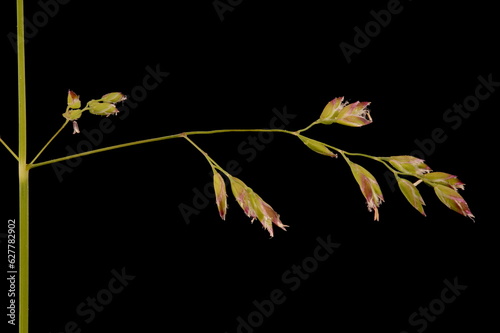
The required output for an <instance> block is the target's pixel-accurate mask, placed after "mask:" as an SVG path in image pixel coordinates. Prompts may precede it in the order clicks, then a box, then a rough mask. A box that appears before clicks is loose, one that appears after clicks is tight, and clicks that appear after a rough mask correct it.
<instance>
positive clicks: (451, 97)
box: [0, 0, 500, 333]
mask: <svg viewBox="0 0 500 333" xmlns="http://www.w3.org/2000/svg"><path fill="white" fill-rule="evenodd" d="M26 2H27V3H26V8H25V14H26V18H27V20H28V21H30V22H31V23H33V22H35V23H37V22H38V23H37V24H38V26H36V24H35V28H36V30H37V31H36V33H33V36H32V37H31V38H30V39H29V41H28V43H27V45H26V71H27V96H28V102H27V107H28V133H29V134H28V135H29V137H28V146H29V155H30V157H31V158H33V157H34V156H35V155H36V153H37V152H38V150H39V149H40V148H41V147H42V146H43V145H44V144H45V142H47V140H48V139H49V138H50V137H51V136H52V135H53V133H54V132H55V131H56V130H57V129H58V128H59V127H60V126H61V124H62V123H63V118H62V117H61V114H62V113H63V112H64V110H65V107H66V94H67V90H68V89H72V90H74V91H75V92H76V93H77V94H79V95H80V97H81V99H82V101H83V102H84V103H85V102H86V101H88V100H89V99H92V98H98V97H100V96H101V95H103V94H105V93H108V92H111V91H122V92H123V93H125V94H127V95H129V98H132V100H133V97H130V94H131V93H132V92H133V91H135V93H136V101H137V98H138V97H137V96H139V95H137V94H138V91H139V90H138V89H140V88H137V87H138V86H141V85H142V84H143V80H144V77H145V76H146V75H147V73H148V72H147V70H146V68H147V67H148V66H149V67H150V68H153V69H155V68H159V69H160V70H161V71H162V72H168V73H169V75H168V77H165V78H163V82H161V83H160V84H159V85H158V87H156V88H155V89H152V90H150V91H148V92H147V97H146V98H144V99H143V100H141V101H140V103H138V105H137V106H136V107H135V108H130V112H129V113H128V114H127V115H126V116H124V113H122V114H121V116H117V117H110V118H109V119H111V121H112V122H113V125H114V130H113V131H111V133H107V134H105V135H103V138H102V140H101V142H99V144H98V145H96V146H95V147H94V148H102V147H105V146H109V145H113V144H118V143H123V142H128V141H133V140H139V139H146V138H150V137H156V136H162V135H167V134H174V133H179V132H183V131H190V130H208V129H217V128H267V127H269V126H270V122H271V119H273V117H275V113H273V109H276V110H283V109H284V108H286V110H287V112H288V113H289V114H292V115H294V116H295V118H293V120H291V121H290V124H288V125H287V129H289V130H296V129H299V128H303V127H305V126H307V125H308V124H309V123H311V122H312V121H314V120H315V119H317V118H318V116H319V114H320V113H321V110H322V109H323V107H324V105H325V104H326V103H327V102H328V101H329V100H331V99H332V98H334V97H337V96H345V98H346V99H348V100H349V101H356V100H361V101H371V103H372V104H371V109H372V116H373V118H374V123H373V124H371V125H370V126H366V127H363V128H345V127H341V126H336V125H331V126H317V127H315V128H313V129H312V130H311V131H310V132H309V135H310V136H313V137H315V138H318V139H321V140H324V141H326V142H329V143H331V144H333V145H335V146H338V147H340V148H343V149H346V150H348V151H352V152H363V153H367V154H372V155H377V156H388V155H402V154H410V153H415V151H417V150H419V149H420V151H422V149H421V148H419V147H418V145H417V143H416V142H417V141H419V142H422V141H425V142H428V145H427V148H428V153H425V159H426V161H427V163H428V164H429V165H430V166H431V167H432V168H433V169H434V170H436V171H445V172H449V173H452V174H457V175H458V176H459V178H460V179H461V180H463V181H464V182H465V183H466V184H467V186H466V191H464V192H461V193H462V194H463V195H464V197H465V199H466V200H467V201H468V203H469V205H470V207H471V209H472V211H473V213H474V214H475V216H476V223H472V222H471V221H470V220H469V219H467V218H465V217H462V216H460V215H458V214H457V213H455V212H452V211H450V210H448V209H447V208H446V207H444V206H443V205H442V204H441V203H440V202H439V201H438V199H437V198H436V197H435V195H434V193H433V191H432V189H430V188H422V190H421V192H422V195H423V196H424V200H425V201H426V204H427V206H426V212H427V217H422V216H420V214H419V213H418V212H417V211H415V210H414V209H413V208H412V207H411V206H410V205H409V204H408V203H407V202H406V201H405V199H404V198H403V197H402V195H401V194H400V193H399V191H396V192H393V191H391V186H390V185H389V183H388V182H387V181H386V179H385V177H384V172H385V170H384V168H383V166H381V165H379V164H376V163H374V162H373V161H370V160H366V159H356V160H355V161H356V162H358V163H360V164H362V165H363V166H365V167H366V168H367V169H369V170H370V171H371V172H372V173H373V174H374V175H376V176H377V178H378V180H379V183H380V184H381V187H382V190H383V192H384V196H385V199H386V202H385V203H384V204H383V205H382V206H381V208H380V212H381V213H380V214H381V221H379V222H374V221H372V219H373V218H372V215H371V213H369V212H367V210H366V205H365V203H364V199H363V197H362V195H361V194H360V192H359V189H358V187H357V184H356V183H355V181H354V179H353V177H352V176H351V174H350V171H349V168H348V167H347V166H346V164H345V162H344V161H343V160H342V159H338V160H331V159H328V158H327V157H324V156H320V155H317V154H314V153H313V152H311V151H310V150H308V149H307V148H306V147H305V146H304V145H303V144H302V143H300V142H298V141H297V140H296V139H295V140H294V138H293V137H290V136H287V135H275V136H274V139H273V140H272V142H270V143H269V144H266V145H265V148H264V149H262V151H258V153H257V154H256V155H255V158H249V157H250V155H249V154H248V153H246V154H242V153H241V151H239V150H238V147H239V146H240V145H241V144H244V142H245V141H246V142H248V140H249V137H250V136H255V135H251V134H249V133H243V134H218V135H214V136H193V140H195V141H196V142H197V143H198V144H199V145H200V146H201V147H202V148H203V149H205V151H206V152H208V153H209V154H210V156H211V157H212V158H214V159H215V160H216V161H218V162H219V163H220V164H221V165H226V163H228V162H229V161H231V160H236V161H237V162H238V163H239V165H240V168H241V170H240V171H241V172H240V173H238V177H240V178H241V179H242V180H244V181H245V182H246V183H247V184H248V185H249V186H250V187H252V188H253V189H254V190H255V191H256V192H257V193H259V194H260V195H261V196H262V197H263V198H264V200H266V201H267V202H268V203H270V204H271V205H272V206H273V207H274V209H276V210H277V211H278V212H279V213H280V214H281V218H282V220H283V222H284V223H285V224H288V225H290V227H289V228H288V231H287V232H284V231H282V230H279V229H275V237H274V238H273V239H269V235H268V234H267V233H266V232H265V230H263V229H262V228H261V227H260V225H259V223H258V222H255V223H254V224H251V223H250V222H249V220H248V218H247V217H246V216H245V215H244V214H243V213H242V212H241V209H240V208H239V207H238V205H237V203H236V202H235V201H234V199H233V198H232V196H230V197H229V200H228V201H229V207H230V208H229V210H228V216H227V219H226V221H222V220H221V219H220V218H219V216H218V213H217V210H216V207H215V204H214V202H213V200H211V201H210V203H208V204H207V206H206V208H204V209H201V210H200V212H199V214H197V215H192V216H191V217H190V219H189V222H190V223H189V224H187V223H186V221H185V219H184V218H183V216H182V214H181V212H180V210H179V205H181V204H186V205H190V206H193V197H194V194H193V189H195V188H196V189H201V190H203V187H204V186H205V185H206V184H207V183H209V182H210V179H211V178H210V168H209V166H208V164H207V163H206V161H205V159H204V158H203V156H202V155H200V154H199V153H198V152H197V151H196V150H195V149H194V148H193V147H191V146H190V145H188V144H187V143H186V142H184V141H181V140H178V139H176V140H170V141H164V142H159V143H151V144H148V145H142V146H136V147H129V148H124V149H121V150H115V151H112V152H108V153H103V154H96V155H92V156H88V157H85V158H83V159H82V161H81V163H80V164H79V165H78V166H76V167H74V168H72V172H71V173H64V174H63V175H62V181H61V179H60V178H58V177H57V175H56V172H55V171H54V169H53V167H52V166H50V165H49V166H44V167H40V168H37V169H34V170H32V171H31V173H30V209H31V210H30V228H31V229H30V232H31V234H30V235H31V243H30V246H31V252H30V269H31V276H30V278H31V284H30V287H31V290H30V296H31V303H30V317H31V319H30V325H31V331H32V332H53V333H55V332H63V331H64V327H65V325H66V324H67V323H68V322H71V321H74V322H76V323H77V324H78V326H79V329H81V332H109V331H111V330H113V331H121V330H129V329H132V328H135V329H138V330H140V331H147V330H155V331H164V330H169V329H175V330H176V331H182V332H199V331H208V332H237V331H238V322H237V318H238V317H239V316H241V317H243V318H247V317H248V315H249V314H251V313H252V312H253V311H255V306H254V304H253V302H254V301H255V300H257V301H259V302H260V301H263V300H268V299H269V297H270V296H269V295H270V293H271V292H272V291H273V290H275V289H279V290H281V291H283V292H284V295H285V297H286V301H285V302H284V303H283V304H280V305H277V306H276V307H275V309H274V312H273V313H272V315H270V316H269V317H268V318H265V319H264V320H263V322H262V323H259V325H257V326H258V327H255V328H254V329H253V330H254V331H255V332H275V331H289V330H292V329H295V330H299V329H302V330H304V331H307V332H325V331H329V332H361V331H365V330H367V329H370V330H373V331H383V332H397V333H399V332H402V331H408V332H417V329H419V328H423V327H422V326H411V325H410V323H409V322H408V318H409V316H410V315H411V314H412V313H413V312H415V311H418V309H419V307H427V306H428V305H429V303H430V302H431V301H433V300H435V299H437V298H439V297H440V295H441V290H442V289H443V288H444V287H445V285H444V284H443V281H444V280H445V279H448V280H449V281H453V280H454V279H455V278H456V279H457V280H458V282H459V283H460V284H462V285H466V286H467V289H466V290H465V291H463V292H462V294H461V295H460V296H459V297H458V298H457V299H456V300H455V301H454V302H453V303H451V304H448V305H446V308H445V310H444V312H443V313H442V314H440V315H439V316H437V319H436V320H435V321H434V322H430V323H429V324H428V326H427V327H425V329H424V330H421V332H423V331H425V332H454V331H456V330H457V329H462V330H465V329H468V330H471V331H472V330H473V331H484V330H485V329H486V328H488V327H491V326H492V325H493V327H495V326H496V320H495V317H496V314H497V313H498V306H497V303H498V295H497V288H496V283H497V282H498V273H495V270H494V266H495V265H496V264H497V258H498V257H497V255H496V254H497V253H498V246H497V239H496V237H495V234H494V232H493V230H492V228H493V225H494V224H495V222H496V221H497V219H498V218H497V217H496V216H495V215H493V214H494V210H495V208H496V207H495V205H497V203H496V200H495V199H497V198H498V194H497V193H496V186H497V184H496V183H497V181H496V177H497V176H496V162H495V160H494V157H495V155H496V152H495V150H496V149H495V148H496V143H497V141H498V140H497V138H496V135H495V134H494V133H495V128H494V124H495V122H496V121H497V119H496V118H497V115H496V111H498V110H497V108H498V101H499V99H498V94H499V92H498V91H496V92H495V93H492V94H491V96H490V97H489V98H488V99H486V100H485V101H482V102H481V103H480V105H479V108H478V109H477V110H476V111H474V112H472V113H471V114H470V117H468V118H467V119H462V120H463V121H462V123H461V124H460V126H457V128H456V129H453V128H452V127H451V125H453V123H450V122H446V121H445V120H444V119H443V115H444V114H445V112H446V110H447V109H449V108H451V107H453V104H454V103H457V104H460V103H462V102H463V101H464V99H465V98H467V97H468V96H470V95H474V93H475V89H476V87H477V86H478V84H479V81H478V77H479V76H483V77H484V78H487V77H488V76H489V75H491V76H492V78H493V80H494V81H496V82H497V81H500V73H499V71H498V66H497V64H496V59H498V51H497V49H496V46H495V44H497V40H498V38H497V32H498V26H497V23H495V20H496V17H495V15H494V12H495V10H494V7H493V5H492V4H488V5H486V4H481V2H479V1H475V2H473V3H470V4H461V3H456V2H455V3H453V4H450V5H443V4H441V6H440V7H437V6H436V4H435V2H426V1H402V2H401V5H400V6H402V10H401V11H400V12H399V13H398V14H394V15H392V17H391V22H390V23H389V24H388V25H387V26H386V27H382V28H381V29H380V32H379V33H374V36H373V37H372V38H371V40H370V42H369V44H368V45H366V47H363V48H361V50H360V52H359V54H352V57H351V62H350V63H348V62H347V61H346V58H345V56H344V55H343V53H342V51H341V48H340V47H339V44H340V43H342V42H346V43H349V44H351V45H354V39H355V30H354V28H355V27H359V28H360V29H362V30H363V29H364V28H365V25H366V24H367V23H369V22H370V21H373V20H374V17H373V15H372V14H371V13H370V12H371V11H375V12H379V11H380V10H382V9H386V8H387V5H388V1H370V2H360V1H350V2H338V3H337V2H329V1H311V2H304V1H302V2H298V1H297V2H293V3H290V2H286V1H241V3H240V4H237V3H238V1H233V2H232V3H233V4H237V5H236V6H233V7H232V8H233V10H232V11H226V12H225V13H224V14H223V18H224V19H223V20H222V21H221V19H220V17H219V15H218V14H217V11H216V10H215V9H214V6H213V2H212V1H203V2H202V1H199V2H192V1H175V2H164V3H159V2H151V3H147V2H133V3H127V2H123V1H105V2H103V1H88V0H86V1H80V0H72V1H70V2H68V3H67V4H59V5H58V8H55V7H53V6H52V7H50V8H51V9H50V10H51V11H52V13H51V15H50V16H52V17H50V18H48V19H47V20H46V21H44V20H43V17H44V16H43V14H40V12H42V13H43V12H44V11H45V12H47V9H45V10H44V8H43V6H41V3H45V2H43V1H42V2H35V1H26ZM52 3H54V1H52ZM46 8H49V7H46ZM48 16H49V15H47V14H46V15H45V18H47V17H48ZM36 18H38V20H40V21H36ZM2 22H3V25H2V29H3V30H2V34H3V35H4V38H3V42H2V44H1V47H2V49H1V50H2V51H1V52H2V59H3V69H4V70H3V71H2V73H3V75H2V76H1V80H2V87H3V94H2V98H1V101H2V111H1V117H0V134H1V136H2V138H3V139H4V140H5V141H6V142H7V143H8V144H9V145H10V146H11V147H13V148H14V150H15V151H17V148H15V147H16V146H17V129H16V127H17V113H16V105H17V101H16V97H17V84H16V75H17V73H16V66H15V64H16V53H15V51H14V49H13V47H12V44H11V40H10V39H9V36H11V35H10V33H13V32H15V29H16V22H15V6H14V3H13V1H11V3H8V4H3V8H2ZM134 89H135V90H134ZM497 90H498V88H497ZM126 105H127V104H125V106H126ZM101 119H102V118H100V117H98V116H93V115H90V114H84V116H83V117H82V119H81V120H80V121H79V124H80V128H81V129H82V130H84V129H86V130H87V131H91V130H92V129H95V128H98V126H99V122H100V121H101ZM436 128H441V129H442V130H443V131H444V133H445V135H446V139H445V140H444V142H441V143H433V144H430V143H429V140H430V138H431V133H432V132H433V130H435V129H436ZM71 132H72V130H71V128H70V126H68V128H66V129H64V130H63V131H62V133H61V134H60V135H59V136H58V137H57V139H56V140H55V141H54V142H53V143H52V144H51V145H50V146H49V148H48V149H47V150H46V151H45V152H44V154H43V155H42V156H41V157H40V159H39V161H43V160H49V159H52V158H57V157H61V156H65V155H66V154H67V149H68V148H67V147H72V148H73V149H76V147H77V146H78V145H79V144H81V142H82V140H86V139H85V136H84V135H83V134H80V135H72V133H71ZM432 145H433V146H434V147H432ZM247 159H250V161H248V160H247ZM353 160H354V159H353ZM0 161H1V162H0V163H1V168H2V175H3V176H2V206H1V219H2V225H4V227H2V229H1V230H0V232H6V230H7V227H6V221H7V220H8V219H13V218H16V219H17V216H18V208H17V207H18V206H17V187H16V181H17V177H16V176H15V175H17V173H16V172H17V171H16V164H15V163H14V160H13V158H12V156H10V155H9V154H8V153H7V152H6V151H4V152H3V153H2V154H1V155H0ZM318 237H320V238H322V239H325V240H326V239H327V238H328V237H330V239H331V240H332V241H333V242H335V243H339V244H341V245H340V247H339V248H338V249H336V250H335V252H334V253H333V254H332V255H331V256H330V257H329V258H328V260H326V261H324V262H320V263H318V267H317V269H314V271H313V272H312V273H311V274H310V276H309V277H308V278H307V279H303V280H301V284H300V287H299V288H298V289H297V290H295V291H291V290H290V286H291V285H290V284H289V283H288V284H287V283H286V281H284V279H283V278H282V276H283V274H284V273H285V272H286V271H287V270H289V269H291V267H292V266H293V265H300V264H301V263H302V262H303V260H304V259H305V258H308V257H311V256H312V255H313V252H314V249H315V248H316V246H317V245H318V241H317V238H318ZM3 245H5V242H2V249H4V248H5V247H4V246H3ZM2 252H3V251H2ZM5 257H6V256H5ZM5 261H6V260H5ZM2 266H5V267H6V264H5V265H2ZM113 269H115V270H117V271H121V270H122V269H124V270H125V271H126V273H127V274H128V275H131V276H135V278H134V279H133V280H132V281H130V283H129V285H128V286H127V287H125V288H124V290H123V291H122V292H121V293H119V294H117V295H114V297H113V300H112V301H111V302H110V303H109V304H107V305H106V306H105V307H104V309H103V310H102V311H101V312H99V313H97V315H96V317H95V318H94V319H93V320H91V321H90V322H89V323H86V322H85V321H84V319H87V318H88V317H87V316H80V315H79V314H78V313H77V312H76V308H77V307H78V305H79V304H81V303H82V302H86V299H87V297H95V296H96V294H98V293H99V292H100V291H101V290H103V289H105V288H106V287H107V286H108V282H109V281H110V279H111V278H112V277H113V275H112V273H111V271H112V270H113ZM5 270H6V269H5ZM5 270H4V269H2V271H5ZM2 274H3V273H2ZM6 289H7V286H6V285H5V289H4V290H6ZM0 293H1V294H5V292H4V291H1V292H0ZM5 304H6V303H5ZM2 308H3V309H5V307H4V306H2ZM4 311H5V310H4ZM2 317H3V318H4V320H5V316H4V315H2ZM7 327H8V328H9V330H8V332H11V331H12V332H13V331H14V330H12V327H10V326H7ZM175 327H177V328H175ZM247 331H248V330H247ZM6 332H7V331H6ZM240 332H246V331H245V330H240Z"/></svg>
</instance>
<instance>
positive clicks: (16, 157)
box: [0, 138, 19, 162]
mask: <svg viewBox="0 0 500 333" xmlns="http://www.w3.org/2000/svg"><path fill="white" fill-rule="evenodd" d="M0 142H1V143H2V144H3V145H4V147H5V148H7V150H8V151H9V153H11V154H12V156H14V157H15V159H16V160H17V161H18V162H19V157H18V156H17V155H16V153H14V152H13V151H12V149H10V147H9V146H8V145H7V144H6V143H5V141H3V140H2V138H0Z"/></svg>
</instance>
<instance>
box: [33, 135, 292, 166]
mask: <svg viewBox="0 0 500 333" xmlns="http://www.w3.org/2000/svg"><path fill="white" fill-rule="evenodd" d="M230 132H282V133H287V134H292V132H290V131H287V130H281V129H222V130H212V131H192V132H183V133H179V134H172V135H167V136H161V137H157V138H152V139H146V140H139V141H134V142H128V143H122V144H119V145H115V146H110V147H105V148H100V149H95V150H91V151H86V152H83V153H78V154H73V155H69V156H65V157H60V158H56V159H52V160H49V161H45V162H39V163H35V164H30V165H29V168H30V169H33V168H36V167H40V166H43V165H48V164H52V163H58V162H62V161H66V160H70V159H73V158H77V157H81V156H87V155H92V154H97V153H102V152H105V151H109V150H114V149H119V148H124V147H130V146H136V145H140V144H143V143H150V142H157V141H163V140H169V139H177V138H184V137H185V136H186V135H205V134H217V133H230Z"/></svg>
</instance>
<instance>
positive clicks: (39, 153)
mask: <svg viewBox="0 0 500 333" xmlns="http://www.w3.org/2000/svg"><path fill="white" fill-rule="evenodd" d="M68 122H69V120H68V119H66V121H65V122H64V124H63V125H62V126H61V128H60V129H59V130H58V131H57V132H56V134H54V136H52V138H50V140H49V141H48V142H47V143H46V144H45V146H43V148H42V149H41V150H40V151H39V152H38V154H37V155H36V156H35V158H34V159H33V160H32V161H31V163H30V164H33V163H35V161H36V159H37V158H38V157H39V156H40V155H41V154H42V153H43V151H44V150H45V148H47V147H48V145H49V144H50V143H51V142H52V140H54V139H55V137H56V136H57V135H58V134H59V133H61V131H62V130H63V128H64V127H65V126H66V125H67V124H68Z"/></svg>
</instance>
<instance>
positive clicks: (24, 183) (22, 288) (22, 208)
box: [17, 0, 29, 333]
mask: <svg viewBox="0 0 500 333" xmlns="http://www.w3.org/2000/svg"><path fill="white" fill-rule="evenodd" d="M17 75H18V94H19V152H18V156H19V241H18V244H19V247H18V251H19V333H28V322H29V318H28V315H29V313H28V309H29V305H28V301H29V221H28V167H27V164H26V150H27V149H26V147H27V145H26V137H27V135H26V82H25V80H26V74H25V62H24V8H23V0H17Z"/></svg>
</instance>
